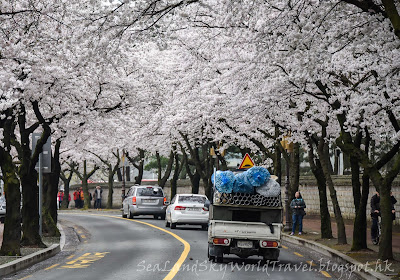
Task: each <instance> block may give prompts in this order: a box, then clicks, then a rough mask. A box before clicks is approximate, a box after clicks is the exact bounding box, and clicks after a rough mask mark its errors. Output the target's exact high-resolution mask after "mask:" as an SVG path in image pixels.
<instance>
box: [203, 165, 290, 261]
mask: <svg viewBox="0 0 400 280" xmlns="http://www.w3.org/2000/svg"><path fill="white" fill-rule="evenodd" d="M212 182H213V197H212V201H211V204H212V205H210V207H209V208H210V222H209V231H208V243H209V246H208V257H209V259H210V260H216V261H217V262H222V261H223V256H224V255H225V254H235V255H237V256H239V257H240V258H247V257H249V256H252V255H257V256H262V257H263V259H264V260H277V259H278V257H279V248H280V247H281V231H282V227H283V225H282V212H283V211H282V201H281V191H280V185H279V184H278V183H277V182H276V181H275V180H273V179H271V175H270V174H269V172H268V170H267V169H266V168H263V167H252V168H250V169H248V170H247V171H244V172H236V174H235V173H234V172H232V171H216V172H215V173H214V174H213V178H212Z"/></svg>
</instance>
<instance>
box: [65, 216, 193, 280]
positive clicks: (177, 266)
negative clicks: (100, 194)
mask: <svg viewBox="0 0 400 280" xmlns="http://www.w3.org/2000/svg"><path fill="white" fill-rule="evenodd" d="M71 214H72V215H82V214H75V213H71ZM87 215H92V216H100V217H109V218H114V219H121V220H127V221H130V222H135V223H139V224H144V225H146V226H149V227H152V228H155V229H158V230H160V231H163V232H165V233H168V234H169V235H172V236H173V237H174V238H175V239H177V240H178V241H180V242H181V243H182V244H183V246H184V249H183V252H182V254H181V256H180V257H179V259H178V261H177V262H176V263H175V264H174V266H173V267H172V269H171V271H170V272H169V273H168V274H167V276H165V278H164V280H171V279H172V278H174V277H175V275H176V274H177V273H178V272H179V269H180V267H181V266H182V264H183V263H184V262H185V260H186V258H187V256H188V254H189V252H190V244H189V243H188V242H187V241H186V240H184V239H183V238H181V237H180V236H179V235H177V234H175V233H173V232H170V231H168V230H166V229H163V228H160V227H158V226H155V225H152V224H150V223H146V222H142V221H138V220H131V219H127V218H122V217H116V216H110V215H100V214H87Z"/></svg>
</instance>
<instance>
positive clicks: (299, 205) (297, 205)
mask: <svg viewBox="0 0 400 280" xmlns="http://www.w3.org/2000/svg"><path fill="white" fill-rule="evenodd" d="M294 196H295V198H294V199H293V200H292V202H291V203H290V208H292V209H293V216H292V219H293V227H292V232H291V233H290V235H294V233H295V231H296V227H297V224H298V225H299V235H301V234H302V231H303V217H304V216H305V215H306V211H304V208H306V203H305V202H304V200H303V198H302V197H301V194H300V192H296V193H295V194H294Z"/></svg>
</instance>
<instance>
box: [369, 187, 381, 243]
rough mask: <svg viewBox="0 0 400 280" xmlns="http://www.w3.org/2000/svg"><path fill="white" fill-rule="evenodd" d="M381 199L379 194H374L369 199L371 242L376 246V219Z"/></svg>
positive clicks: (378, 214) (379, 210)
mask: <svg viewBox="0 0 400 280" xmlns="http://www.w3.org/2000/svg"><path fill="white" fill-rule="evenodd" d="M380 202H381V198H380V196H379V193H378V192H376V193H375V194H374V195H373V196H372V197H371V220H372V225H371V240H372V243H373V244H377V240H376V237H377V235H378V217H379V216H380V215H381V205H380Z"/></svg>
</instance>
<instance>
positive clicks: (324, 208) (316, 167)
mask: <svg viewBox="0 0 400 280" xmlns="http://www.w3.org/2000/svg"><path fill="white" fill-rule="evenodd" d="M308 146H309V150H308V161H309V163H310V167H311V171H312V173H313V174H314V176H315V179H316V180H317V185H318V193H319V204H320V215H321V238H324V239H329V238H332V237H333V235H332V226H331V216H330V214H329V209H328V198H327V192H326V178H325V176H324V172H323V170H322V166H321V162H320V160H319V159H316V158H315V156H314V148H313V144H312V140H311V139H309V141H308Z"/></svg>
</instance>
